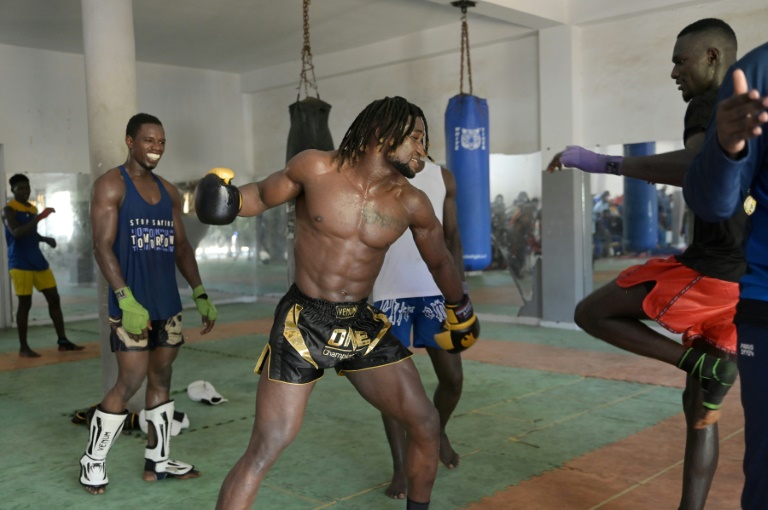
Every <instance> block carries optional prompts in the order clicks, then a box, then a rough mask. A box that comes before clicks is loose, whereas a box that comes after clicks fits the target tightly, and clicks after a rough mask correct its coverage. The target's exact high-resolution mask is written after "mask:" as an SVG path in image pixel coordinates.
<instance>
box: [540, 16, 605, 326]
mask: <svg viewBox="0 0 768 510" xmlns="http://www.w3.org/2000/svg"><path fill="white" fill-rule="evenodd" d="M577 30H578V29H577V28H575V27H571V26H567V25H561V26H557V27H552V28H545V29H542V30H540V31H539V97H540V124H541V154H542V155H541V161H542V165H543V166H544V167H546V165H547V164H549V162H550V160H551V159H552V157H553V156H554V155H555V154H557V153H558V152H559V151H561V150H562V149H564V148H565V146H566V145H570V144H574V143H579V142H580V140H579V139H578V138H579V136H578V135H579V129H578V125H579V121H580V118H581V113H580V105H579V104H578V102H577V97H578V91H579V87H578V79H577V77H578V72H579V65H578V56H579V47H578V46H579V43H578V37H577V36H578V32H577ZM589 182H590V181H589V175H586V174H583V173H582V172H579V171H574V170H565V171H562V172H557V173H555V174H546V173H545V174H544V175H543V178H542V198H541V203H542V255H543V256H542V286H541V288H542V323H544V324H546V323H550V324H552V325H554V324H556V323H566V324H573V311H574V309H575V307H576V304H577V303H578V302H579V301H580V300H581V299H582V298H583V297H584V296H586V295H587V294H589V293H590V292H591V291H592V256H591V251H592V229H591V210H592V208H591V197H590V195H591V193H590V184H589Z"/></svg>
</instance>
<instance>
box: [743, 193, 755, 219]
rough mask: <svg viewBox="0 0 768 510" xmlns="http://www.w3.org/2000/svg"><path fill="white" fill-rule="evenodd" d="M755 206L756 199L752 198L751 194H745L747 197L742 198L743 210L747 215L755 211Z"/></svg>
mask: <svg viewBox="0 0 768 510" xmlns="http://www.w3.org/2000/svg"><path fill="white" fill-rule="evenodd" d="M756 207H757V200H755V199H754V198H752V195H747V198H746V199H745V200H744V212H746V213H747V215H748V216H751V215H752V213H753V212H755V208H756Z"/></svg>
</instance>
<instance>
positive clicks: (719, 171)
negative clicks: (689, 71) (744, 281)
mask: <svg viewBox="0 0 768 510" xmlns="http://www.w3.org/2000/svg"><path fill="white" fill-rule="evenodd" d="M719 99H720V103H719V105H718V108H717V114H716V115H717V117H716V121H715V122H714V123H713V124H711V125H710V127H709V129H708V130H707V137H706V141H705V143H704V148H703V149H702V151H701V153H700V154H699V155H698V156H697V157H696V158H695V159H694V161H693V163H692V164H691V168H690V170H689V171H688V174H687V175H686V179H685V186H684V189H683V195H684V196H685V201H686V203H687V204H688V206H689V207H690V208H691V209H693V211H694V212H695V213H696V214H697V215H698V216H699V217H701V218H702V219H704V220H705V221H712V222H714V221H723V220H726V219H728V218H730V217H731V216H732V215H733V214H734V212H735V211H736V210H737V209H738V207H739V206H740V204H741V202H742V201H743V199H744V195H745V193H746V190H747V189H748V187H749V186H750V184H751V182H752V179H753V176H754V175H755V172H756V171H757V170H758V167H759V161H758V159H759V158H760V157H761V156H760V155H759V154H757V151H756V150H750V144H749V141H750V140H752V139H753V138H755V137H756V136H759V135H760V134H761V133H762V131H761V128H760V126H761V124H763V123H765V122H766V121H768V114H767V113H766V112H765V108H767V107H768V98H766V97H762V98H761V97H760V94H759V93H758V92H757V91H755V90H752V91H750V90H749V88H748V85H747V79H746V77H745V75H744V73H743V72H742V71H741V70H739V69H737V70H735V71H734V73H733V83H730V81H729V80H726V81H725V82H724V83H723V87H722V89H721V90H720V96H719Z"/></svg>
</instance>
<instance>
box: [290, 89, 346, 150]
mask: <svg viewBox="0 0 768 510" xmlns="http://www.w3.org/2000/svg"><path fill="white" fill-rule="evenodd" d="M288 111H289V112H290V114H291V130H290V131H289V132H288V147H287V149H286V151H285V161H288V160H289V159H291V158H292V157H294V156H295V155H296V154H298V153H299V152H301V151H303V150H307V149H318V150H321V151H332V150H333V149H334V148H335V147H334V145H333V138H332V137H331V130H330V129H328V114H330V113H331V105H329V104H328V103H326V102H325V101H323V100H321V99H319V98H316V97H306V98H304V99H302V100H301V101H296V102H295V103H293V104H292V105H291V106H289V107H288Z"/></svg>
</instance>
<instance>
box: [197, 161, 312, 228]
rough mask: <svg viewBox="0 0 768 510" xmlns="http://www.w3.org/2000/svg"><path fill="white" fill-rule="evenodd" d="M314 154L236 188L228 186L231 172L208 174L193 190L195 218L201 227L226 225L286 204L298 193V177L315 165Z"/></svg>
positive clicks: (222, 169)
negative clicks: (202, 224) (205, 225)
mask: <svg viewBox="0 0 768 510" xmlns="http://www.w3.org/2000/svg"><path fill="white" fill-rule="evenodd" d="M317 154H318V152H317V151H304V152H301V153H299V154H297V155H296V156H294V157H293V158H291V160H290V161H289V162H288V164H287V165H286V167H285V168H284V169H282V170H280V171H278V172H275V173H273V174H271V175H270V176H269V177H267V178H266V179H263V180H261V181H258V182H253V183H249V184H245V185H243V186H240V187H239V188H238V187H236V186H234V185H233V184H232V183H231V181H232V178H233V177H234V175H235V174H234V172H233V171H232V170H230V169H228V168H215V169H213V170H211V171H210V172H209V173H208V174H206V176H205V177H203V179H202V180H201V181H200V183H199V184H198V185H197V189H196V190H195V211H196V213H197V217H198V218H199V219H200V221H201V222H203V223H205V224H209V225H226V224H228V223H232V222H233V221H235V218H236V217H237V216H257V215H259V214H261V213H263V212H264V211H266V210H267V209H270V208H272V207H275V206H278V205H280V204H285V203H287V202H289V201H290V200H292V199H294V198H296V197H297V196H299V194H300V193H301V190H302V186H301V184H300V180H301V177H300V176H301V175H302V174H303V172H305V171H307V168H308V167H309V168H312V165H314V164H317Z"/></svg>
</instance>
